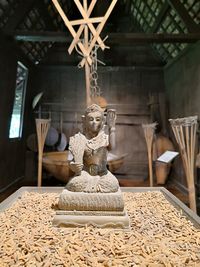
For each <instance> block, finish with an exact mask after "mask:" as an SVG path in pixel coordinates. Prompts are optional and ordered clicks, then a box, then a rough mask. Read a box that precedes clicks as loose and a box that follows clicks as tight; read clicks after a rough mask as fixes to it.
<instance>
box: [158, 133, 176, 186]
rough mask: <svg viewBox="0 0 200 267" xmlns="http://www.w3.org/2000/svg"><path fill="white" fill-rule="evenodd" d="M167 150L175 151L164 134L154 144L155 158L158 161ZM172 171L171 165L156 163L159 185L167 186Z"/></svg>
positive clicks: (159, 135)
mask: <svg viewBox="0 0 200 267" xmlns="http://www.w3.org/2000/svg"><path fill="white" fill-rule="evenodd" d="M167 150H169V151H174V150H175V149H174V145H173V143H172V142H171V140H170V139H169V138H167V137H166V136H164V135H162V134H158V135H157V136H156V139H155V141H154V144H153V158H154V160H156V159H157V158H158V157H159V156H160V155H162V154H163V153H164V152H166V151H167ZM170 169H171V163H168V164H167V163H163V162H159V161H156V162H155V174H156V180H157V184H161V185H163V184H165V182H166V180H167V177H168V174H169V172H170Z"/></svg>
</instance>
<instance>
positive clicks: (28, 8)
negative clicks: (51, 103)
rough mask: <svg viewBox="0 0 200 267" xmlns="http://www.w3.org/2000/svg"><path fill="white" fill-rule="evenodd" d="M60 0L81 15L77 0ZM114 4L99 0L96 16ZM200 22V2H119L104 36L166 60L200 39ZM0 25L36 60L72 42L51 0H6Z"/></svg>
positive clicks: (110, 42) (1, 7)
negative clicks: (147, 49) (149, 50)
mask: <svg viewBox="0 0 200 267" xmlns="http://www.w3.org/2000/svg"><path fill="white" fill-rule="evenodd" d="M89 2H90V1H89ZM59 3H60V5H61V6H62V8H63V10H64V11H65V13H66V14H67V16H68V18H69V19H70V20H73V19H78V18H80V14H79V11H78V9H77V7H76V5H75V4H74V2H73V0H59ZM109 3H110V1H108V0H98V1H97V5H96V7H95V9H94V11H93V13H92V16H101V15H103V14H105V11H106V10H107V7H108V5H109ZM199 22H200V1H199V0H180V1H177V0H118V2H117V5H116V7H115V8H114V10H113V13H112V14H111V16H110V18H109V20H108V22H107V24H106V27H105V31H104V32H103V33H102V35H103V36H105V35H107V34H108V35H109V38H108V40H107V44H108V45H110V46H111V48H112V47H113V46H114V47H115V49H116V47H118V48H119V49H118V50H120V47H121V48H122V49H121V50H122V51H123V46H124V47H129V48H130V47H134V45H136V44H144V45H146V44H148V45H149V46H150V47H151V48H152V49H153V50H154V52H155V53H156V54H157V56H158V57H159V58H160V61H161V62H162V63H163V64H166V63H167V62H169V61H170V60H171V59H173V58H175V57H177V56H178V55H179V54H180V53H181V52H182V51H183V50H184V49H185V48H186V47H187V46H188V44H189V43H194V42H197V41H198V40H200V25H199V24H200V23H199ZM0 28H1V34H3V35H5V36H8V37H9V38H10V37H11V38H12V39H14V40H15V41H16V43H17V46H18V47H19V48H20V49H21V50H22V51H23V53H24V54H25V56H26V57H28V58H29V59H30V60H31V61H32V62H33V63H34V64H40V63H42V62H44V61H45V60H46V59H47V58H48V57H49V55H50V53H51V51H52V49H53V48H55V47H56V46H59V45H60V44H61V43H62V44H63V45H65V46H66V45H69V44H70V42H71V41H72V38H71V36H70V34H69V32H68V31H67V29H66V27H65V25H64V23H63V21H62V19H61V17H60V15H59V14H58V12H57V10H56V9H55V7H54V5H53V3H52V1H51V0H26V1H24V0H1V1H0ZM128 50H129V49H128ZM66 53H67V49H66Z"/></svg>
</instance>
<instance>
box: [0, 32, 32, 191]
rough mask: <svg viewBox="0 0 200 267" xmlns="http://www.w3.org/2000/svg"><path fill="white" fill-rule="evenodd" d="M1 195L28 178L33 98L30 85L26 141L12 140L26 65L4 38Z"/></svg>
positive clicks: (0, 75)
mask: <svg viewBox="0 0 200 267" xmlns="http://www.w3.org/2000/svg"><path fill="white" fill-rule="evenodd" d="M0 59H1V60H0V81H1V82H0V92H1V97H0V192H2V191H3V190H5V189H6V188H7V187H8V186H9V185H12V184H13V183H15V182H16V181H18V180H19V179H21V178H23V177H24V171H25V151H26V149H25V139H26V135H27V134H28V131H29V130H28V128H30V127H31V117H30V114H31V112H30V108H31V97H32V96H31V94H30V90H29V89H30V80H31V70H30V72H29V83H28V88H27V98H26V105H25V116H24V130H23V137H22V139H20V140H19V139H9V127H10V119H11V114H12V109H13V101H14V95H15V82H16V68H17V61H18V60H20V61H21V62H22V63H24V64H25V65H26V66H27V64H26V62H25V61H24V60H23V58H21V56H19V55H18V54H17V53H16V51H14V50H13V44H12V43H11V42H8V41H7V40H5V39H3V37H1V38H0ZM32 121H33V120H32Z"/></svg>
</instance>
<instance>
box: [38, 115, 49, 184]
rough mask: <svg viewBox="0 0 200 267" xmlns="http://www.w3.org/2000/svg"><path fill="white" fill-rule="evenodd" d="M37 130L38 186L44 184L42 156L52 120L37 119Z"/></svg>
mask: <svg viewBox="0 0 200 267" xmlns="http://www.w3.org/2000/svg"><path fill="white" fill-rule="evenodd" d="M35 122H36V130H37V139H38V186H39V187H40V186H41V185H42V156H43V149H44V142H45V139H46V136H47V132H48V130H49V126H50V120H44V119H36V120H35Z"/></svg>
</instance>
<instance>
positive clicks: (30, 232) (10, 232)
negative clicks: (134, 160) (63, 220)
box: [0, 191, 200, 267]
mask: <svg viewBox="0 0 200 267" xmlns="http://www.w3.org/2000/svg"><path fill="white" fill-rule="evenodd" d="M123 194H124V201H125V205H126V209H127V211H128V214H129V217H130V220H131V231H122V230H112V229H97V228H94V227H92V226H88V227H85V228H56V227H53V226H52V219H53V217H54V214H55V209H54V208H53V206H55V205H56V203H57V201H58V194H57V193H43V194H41V193H35V192H25V193H24V194H23V195H22V197H20V198H19V199H18V200H17V201H16V202H15V203H14V204H13V205H12V206H11V207H10V208H8V209H7V210H5V211H4V212H2V213H0V233H1V234H0V266H1V267H2V266H12V267H13V266H27V267H32V266H37V267H39V266H43V267H48V266H70V267H71V266H73V267H84V266H92V267H98V266H104V267H109V266H117V267H120V266H132V267H133V266H141V267H143V266H144V267H145V266H149V267H150V266H151V267H161V266H166V267H170V266H180V267H183V266H193V267H194V266H196V267H197V266H200V229H197V228H195V227H194V226H193V224H192V223H191V222H190V221H188V220H187V219H186V217H185V216H183V214H182V213H181V212H180V211H178V210H177V209H175V208H174V207H173V206H172V205H171V204H170V203H169V202H168V201H167V200H166V199H165V197H164V195H163V194H162V193H161V192H158V191H154V192H142V193H123ZM52 204H53V205H52Z"/></svg>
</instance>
